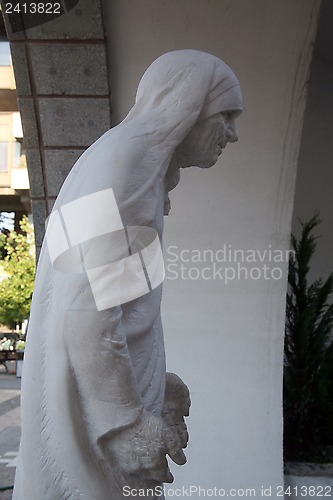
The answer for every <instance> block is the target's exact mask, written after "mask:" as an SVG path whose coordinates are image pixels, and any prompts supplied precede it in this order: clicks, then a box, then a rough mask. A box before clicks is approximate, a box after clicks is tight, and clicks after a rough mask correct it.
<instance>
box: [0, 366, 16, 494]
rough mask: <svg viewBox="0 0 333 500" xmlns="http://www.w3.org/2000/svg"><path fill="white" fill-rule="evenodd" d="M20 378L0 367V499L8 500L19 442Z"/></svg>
mask: <svg viewBox="0 0 333 500" xmlns="http://www.w3.org/2000/svg"><path fill="white" fill-rule="evenodd" d="M20 389H21V379H19V378H16V376H15V375H7V374H6V373H4V370H3V369H2V367H1V368H0V500H10V499H11V498H12V492H13V491H12V490H11V489H9V490H3V488H4V487H6V486H12V485H13V484H14V477H15V467H16V459H17V452H18V448H19V442H20V433H21V427H20V423H21V418H20V393H21V390H20Z"/></svg>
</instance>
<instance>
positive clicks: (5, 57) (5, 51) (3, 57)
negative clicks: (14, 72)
mask: <svg viewBox="0 0 333 500" xmlns="http://www.w3.org/2000/svg"><path fill="white" fill-rule="evenodd" d="M11 65H12V61H11V57H10V49H9V42H0V66H11Z"/></svg>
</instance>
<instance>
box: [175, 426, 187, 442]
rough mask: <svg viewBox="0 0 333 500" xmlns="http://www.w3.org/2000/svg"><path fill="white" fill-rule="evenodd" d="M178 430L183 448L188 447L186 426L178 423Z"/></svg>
mask: <svg viewBox="0 0 333 500" xmlns="http://www.w3.org/2000/svg"><path fill="white" fill-rule="evenodd" d="M177 432H178V436H179V439H180V446H181V447H182V448H186V446H187V443H188V439H189V435H188V432H187V428H186V426H185V428H184V426H183V425H177Z"/></svg>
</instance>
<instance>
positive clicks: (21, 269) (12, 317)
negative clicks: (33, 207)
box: [0, 217, 35, 328]
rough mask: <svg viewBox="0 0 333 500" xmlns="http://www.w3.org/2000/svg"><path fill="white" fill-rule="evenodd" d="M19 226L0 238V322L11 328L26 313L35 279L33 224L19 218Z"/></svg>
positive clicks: (19, 321)
mask: <svg viewBox="0 0 333 500" xmlns="http://www.w3.org/2000/svg"><path fill="white" fill-rule="evenodd" d="M20 227H21V231H22V233H17V232H15V231H10V232H9V233H8V234H2V235H1V237H0V239H1V242H0V246H2V248H3V249H4V250H5V252H2V259H1V260H0V279H1V281H0V323H2V324H4V325H8V326H9V327H11V328H13V327H15V325H16V324H20V323H22V321H23V320H24V319H26V318H28V316H29V312H30V304H31V297H32V292H33V284H34V278H35V248H34V233H33V226H32V224H30V223H29V221H28V219H27V217H23V219H22V221H21V222H20Z"/></svg>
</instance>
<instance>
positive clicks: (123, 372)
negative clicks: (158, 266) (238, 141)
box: [13, 50, 241, 500]
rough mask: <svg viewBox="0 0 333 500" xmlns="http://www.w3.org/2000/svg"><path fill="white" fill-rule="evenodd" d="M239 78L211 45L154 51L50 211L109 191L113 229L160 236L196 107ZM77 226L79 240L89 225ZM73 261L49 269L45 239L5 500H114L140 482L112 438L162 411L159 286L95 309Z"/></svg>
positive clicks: (203, 109)
mask: <svg viewBox="0 0 333 500" xmlns="http://www.w3.org/2000/svg"><path fill="white" fill-rule="evenodd" d="M238 87H239V84H238V81H237V79H236V77H235V76H234V75H233V73H232V72H231V70H230V69H229V68H228V66H226V65H225V64H224V63H223V62H222V61H220V60H219V59H217V58H215V57H214V56H211V55H209V54H204V53H201V52H197V51H190V50H188V51H176V52H173V53H169V54H166V55H164V56H162V57H161V58H159V59H158V60H157V61H155V62H154V63H153V64H152V65H151V67H150V68H148V70H147V72H146V73H145V75H144V77H143V79H142V81H141V83H140V85H139V88H138V93H137V99H136V104H135V105H134V107H133V108H132V110H131V111H130V113H129V115H128V116H127V117H126V119H125V120H124V121H123V122H122V123H121V124H120V125H118V126H117V127H115V128H114V129H111V130H110V131H108V132H106V133H105V134H104V135H103V136H102V137H101V138H100V139H98V140H97V141H96V142H95V143H94V144H93V145H92V146H91V147H90V148H89V149H88V150H87V151H86V152H85V153H84V154H83V155H82V156H81V158H80V159H79V160H78V161H77V163H76V164H75V166H74V167H73V169H72V171H71V172H70V174H69V176H68V178H67V179H66V181H65V183H64V185H63V187H62V189H61V191H60V194H59V196H58V198H57V201H56V203H55V206H54V208H53V214H56V212H57V211H59V210H61V209H62V208H63V207H66V206H69V205H70V204H71V203H73V202H75V201H76V200H82V199H89V196H90V195H94V194H96V193H101V192H103V191H105V190H108V189H112V192H113V195H114V199H115V201H116V205H117V209H118V211H119V214H120V218H121V223H122V225H123V227H124V228H130V227H140V226H141V227H149V228H153V229H154V230H155V231H156V233H157V234H158V236H159V239H160V242H161V241H162V232H163V214H164V205H165V197H166V191H167V190H168V185H169V184H172V182H171V183H170V179H168V168H169V164H170V161H171V158H172V155H173V153H174V150H175V148H176V147H177V146H178V145H179V144H180V143H181V142H182V140H183V139H184V138H185V136H186V135H187V134H188V133H189V131H190V130H191V128H192V127H193V125H194V124H195V123H196V121H197V120H198V119H199V118H200V117H202V118H204V117H205V116H209V115H212V114H214V113H216V112H219V111H222V110H224V109H225V106H224V103H225V98H226V96H229V97H230V93H233V92H234V91H235V89H238ZM235 95H237V92H236V93H235ZM240 106H241V103H240ZM172 187H173V186H172ZM85 197H87V198H85ZM93 208H94V209H95V208H96V207H93ZM100 210H101V211H102V212H101V217H102V218H104V219H105V217H106V216H107V215H108V214H105V213H104V212H103V210H104V208H103V206H102V207H101V208H100ZM98 213H99V212H98V210H97V211H96V214H97V215H96V217H98ZM97 223H98V220H96V224H97ZM80 225H81V226H82V228H83V229H82V231H83V232H84V231H85V229H84V224H83V225H82V224H81V223H80ZM86 231H87V238H86V239H89V238H90V232H91V227H90V226H89V225H87V228H86ZM46 239H47V238H46ZM81 239H82V240H84V235H83V236H82V238H81ZM59 244H60V243H59ZM110 251H111V250H110ZM106 253H107V248H106ZM111 253H112V252H111ZM60 257H61V256H60ZM98 258H99V257H98V255H97V257H96V259H97V260H98ZM111 260H112V259H111ZM74 264H75V262H74ZM60 267H61V266H60ZM72 271H73V272H71V269H70V268H67V269H66V272H62V271H61V269H60V270H59V268H58V269H57V266H55V265H54V262H53V260H52V258H51V257H50V248H49V247H48V244H47V241H44V244H43V248H42V251H41V255H40V259H39V264H38V269H37V276H36V284H35V290H34V295H33V301H32V308H31V317H30V322H29V330H28V337H27V348H26V352H25V360H24V370H23V378H22V438H21V446H20V453H19V461H18V468H17V474H16V480H15V489H14V496H13V498H14V500H60V499H73V500H76V499H86V500H108V499H112V500H118V499H121V498H124V497H123V495H122V488H123V486H124V485H131V486H133V487H137V488H140V487H147V485H148V486H149V482H146V481H142V480H141V479H140V478H138V477H135V476H133V475H127V474H126V473H124V472H122V471H120V470H119V467H118V464H117V462H116V461H115V460H114V459H113V457H112V454H108V453H107V450H108V442H110V441H112V436H113V435H115V433H117V432H118V431H119V430H120V429H123V428H125V427H128V426H131V425H133V423H135V422H136V421H137V419H138V418H139V417H140V415H141V413H142V411H143V410H146V411H148V412H151V413H153V414H154V415H156V416H160V414H161V410H162V406H163V398H164V384H165V355H164V345H163V331H162V324H161V316H160V302H161V291H162V287H161V286H158V287H156V288H154V289H150V291H149V292H148V293H146V294H144V295H142V296H140V297H138V298H136V299H134V300H131V301H128V302H124V303H120V304H119V305H115V306H113V307H109V308H102V309H98V308H97V307H96V300H95V299H96V297H95V296H94V294H93V291H92V288H91V283H90V281H89V279H88V276H87V273H86V272H84V270H83V271H82V270H81V272H80V271H78V270H77V269H75V265H74V267H73V270H72ZM151 498H154V496H152V497H151Z"/></svg>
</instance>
